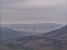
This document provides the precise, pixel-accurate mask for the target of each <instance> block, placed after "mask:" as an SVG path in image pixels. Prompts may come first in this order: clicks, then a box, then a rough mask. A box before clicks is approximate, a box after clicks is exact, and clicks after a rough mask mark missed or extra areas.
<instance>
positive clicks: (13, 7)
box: [0, 0, 67, 24]
mask: <svg viewBox="0 0 67 50" xmlns="http://www.w3.org/2000/svg"><path fill="white" fill-rule="evenodd" d="M0 10H1V16H0V18H1V23H2V24H15V23H18V24H19V23H21V24H23V23H26V24H27V23H60V24H65V23H66V21H67V20H66V19H67V18H66V12H67V11H66V1H65V0H1V5H0Z"/></svg>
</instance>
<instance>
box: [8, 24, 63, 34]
mask: <svg viewBox="0 0 67 50" xmlns="http://www.w3.org/2000/svg"><path fill="white" fill-rule="evenodd" d="M62 26H63V25H61V24H56V23H40V24H12V25H9V28H12V29H15V30H17V31H31V32H38V33H39V32H40V33H43V32H48V31H51V30H54V29H58V28H60V27H62Z"/></svg>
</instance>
